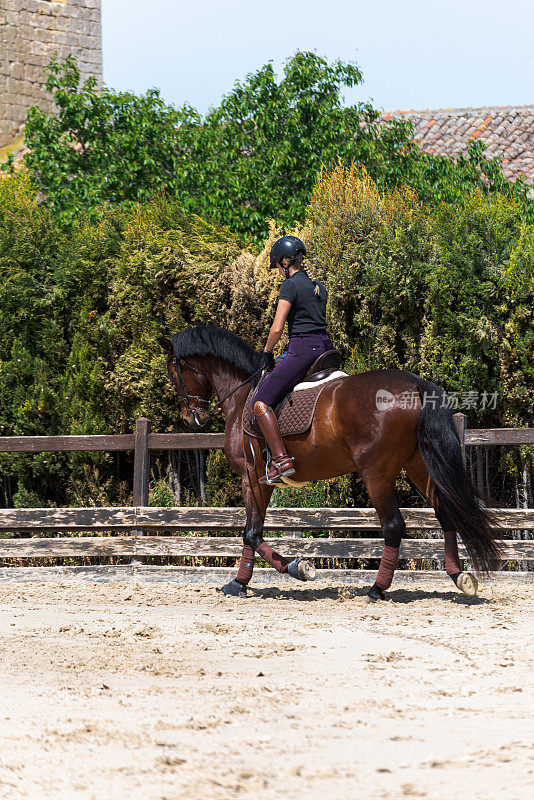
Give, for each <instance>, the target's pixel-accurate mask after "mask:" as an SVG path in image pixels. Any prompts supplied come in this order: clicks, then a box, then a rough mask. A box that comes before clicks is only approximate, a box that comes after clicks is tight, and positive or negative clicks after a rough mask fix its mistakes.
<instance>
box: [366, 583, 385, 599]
mask: <svg viewBox="0 0 534 800" xmlns="http://www.w3.org/2000/svg"><path fill="white" fill-rule="evenodd" d="M385 599H386V596H385V594H384V592H383V591H382V589H381V588H380V586H377V585H376V583H375V584H374V585H373V586H371V588H370V589H369V591H368V592H367V594H366V596H365V602H366V603H376V602H377V600H385Z"/></svg>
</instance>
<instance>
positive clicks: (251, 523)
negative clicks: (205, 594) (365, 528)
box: [158, 325, 500, 602]
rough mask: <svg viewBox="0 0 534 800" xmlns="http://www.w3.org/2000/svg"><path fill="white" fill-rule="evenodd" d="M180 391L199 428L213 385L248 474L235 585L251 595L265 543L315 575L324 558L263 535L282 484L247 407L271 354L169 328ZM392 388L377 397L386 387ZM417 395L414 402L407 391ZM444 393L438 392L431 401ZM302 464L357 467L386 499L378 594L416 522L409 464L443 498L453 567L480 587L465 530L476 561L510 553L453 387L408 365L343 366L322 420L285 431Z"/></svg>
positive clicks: (241, 468) (310, 477)
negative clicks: (402, 477) (248, 427)
mask: <svg viewBox="0 0 534 800" xmlns="http://www.w3.org/2000/svg"><path fill="white" fill-rule="evenodd" d="M158 341H159V343H160V344H161V346H162V347H163V348H164V350H165V351H166V353H167V369H168V373H169V376H170V378H171V380H172V382H173V384H174V387H175V389H176V391H177V402H178V403H179V408H180V415H181V417H182V419H183V421H184V422H185V423H186V425H187V426H188V427H190V428H192V429H199V428H202V427H203V426H204V425H205V424H206V423H207V421H208V420H209V405H210V402H211V399H212V395H213V393H215V395H216V396H217V398H218V401H219V404H220V406H221V409H222V412H223V414H224V418H225V430H224V434H225V443H224V452H225V455H226V457H227V459H228V461H229V463H230V466H231V468H232V469H233V470H234V471H235V472H236V473H237V474H238V475H239V476H240V477H241V479H242V491H243V499H244V503H245V510H246V524H245V529H244V533H243V551H242V556H241V561H240V564H239V568H238V572H237V576H236V578H235V579H233V580H232V581H230V582H229V583H228V584H226V586H224V587H223V591H224V592H225V594H230V595H235V596H246V586H247V584H248V583H249V581H250V579H251V577H252V571H253V568H254V557H255V554H256V553H258V554H259V555H260V556H261V557H262V558H263V559H264V560H265V561H267V563H268V564H270V565H271V566H272V567H274V568H275V569H276V570H277V571H278V572H280V573H287V574H289V575H290V576H291V577H293V578H296V579H298V580H308V579H313V577H314V576H315V569H314V567H313V564H311V563H310V562H308V561H306V560H305V559H303V558H296V559H294V560H293V561H289V560H288V559H287V558H285V557H283V556H281V555H279V554H278V553H276V552H275V551H274V550H273V549H272V548H271V547H270V546H269V545H268V544H267V543H266V542H265V541H264V538H263V525H264V521H265V515H266V511H267V507H268V505H269V500H270V498H271V495H272V492H273V489H274V488H275V487H274V486H270V485H267V484H265V483H260V482H259V479H260V477H262V474H263V472H264V467H263V458H262V452H261V450H262V440H258V439H256V438H255V437H251V438H250V439H249V437H247V440H248V449H249V451H250V452H248V453H247V448H246V447H245V438H244V435H243V426H242V419H243V410H244V407H245V403H246V400H247V397H248V394H249V391H250V386H251V383H252V385H255V383H256V382H257V374H258V366H259V360H260V355H261V354H260V353H258V352H256V351H255V350H254V349H253V348H252V347H250V345H248V344H247V343H246V342H245V341H244V340H243V339H241V338H240V337H239V336H236V335H235V334H233V333H231V332H229V331H226V330H223V329H221V328H218V327H216V326H212V325H198V326H196V327H194V328H189V329H187V330H184V331H182V332H181V333H178V334H176V335H174V336H173V337H172V341H171V340H169V339H165V338H163V337H161V338H159V339H158ZM378 397H381V398H382V399H384V398H385V399H386V402H382V403H380V402H378V400H377V398H378ZM407 398H411V401H410V402H407V401H406V399H407ZM431 399H432V400H433V402H430V400H431ZM285 443H286V446H287V450H288V452H289V455H290V456H292V457H293V458H294V459H295V461H294V466H295V474H294V475H293V476H292V480H295V481H299V482H301V481H302V482H305V481H320V480H325V479H327V478H333V477H335V476H338V475H345V474H347V473H351V472H355V471H357V472H358V473H359V474H360V476H361V477H362V479H363V481H364V484H365V486H366V489H367V492H368V493H369V497H370V499H371V502H372V504H373V506H374V507H375V509H376V512H377V514H378V517H379V519H380V524H381V528H382V534H383V536H384V548H383V553H382V558H381V561H380V566H379V570H378V574H377V576H376V580H375V583H374V585H373V586H372V587H371V589H370V590H369V592H368V601H373V602H374V601H377V600H382V599H384V591H385V590H386V589H388V588H389V587H390V585H391V582H392V580H393V574H394V571H395V567H396V564H397V559H398V555H399V546H400V543H401V539H402V537H403V535H404V532H405V530H406V524H405V522H404V519H403V517H402V514H401V512H400V510H399V504H398V500H397V494H396V491H395V482H396V479H397V477H398V475H399V473H400V472H401V470H402V469H403V468H404V469H405V470H406V474H407V476H408V478H409V480H410V481H411V483H412V484H413V485H414V486H415V487H416V488H417V489H418V490H419V492H420V493H421V494H422V495H423V496H424V497H425V498H426V499H427V500H428V502H429V503H430V505H431V506H432V507H433V509H434V511H435V514H436V517H437V519H438V522H439V524H440V525H441V527H442V528H443V532H444V540H445V568H446V571H447V574H448V575H450V577H451V578H452V579H453V581H454V583H455V584H456V586H457V587H458V588H459V589H460V590H461V591H463V592H464V593H465V594H470V595H474V594H476V591H477V581H476V578H475V577H474V575H472V574H470V573H467V572H462V568H461V565H460V559H459V556H458V547H457V534H459V536H460V538H461V540H462V542H463V543H464V545H465V547H466V550H467V553H468V556H469V559H470V561H471V563H472V565H473V567H474V568H475V570H477V571H481V572H488V571H489V570H492V569H495V568H496V567H497V565H498V563H499V556H500V551H499V545H498V543H497V541H496V539H495V533H494V528H496V527H497V526H496V523H495V521H494V519H493V517H492V515H491V512H490V511H489V510H488V509H486V508H484V507H483V506H482V505H481V504H480V503H479V501H478V499H477V497H476V495H475V491H474V489H473V487H472V485H471V481H470V479H469V476H468V474H467V472H466V469H465V467H464V464H463V460H462V453H461V448H460V442H459V439H458V435H457V433H456V430H455V427H454V422H453V419H452V411H451V409H450V407H449V404H448V403H447V398H446V394H445V392H444V390H443V389H441V388H440V387H438V386H437V385H436V384H434V383H431V382H430V381H427V380H425V379H423V378H420V377H418V376H417V375H413V374H412V373H410V372H405V371H403V370H399V369H383V370H375V371H372V372H364V373H361V374H358V375H348V376H346V377H341V378H338V379H336V380H333V381H331V382H328V383H326V384H325V385H324V388H323V390H322V392H321V394H320V396H319V400H318V402H317V405H316V408H315V414H314V418H313V422H312V425H311V427H310V428H309V429H308V431H307V432H306V433H304V434H298V435H294V436H287V437H285Z"/></svg>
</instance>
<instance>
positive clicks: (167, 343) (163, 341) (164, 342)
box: [158, 336, 173, 356]
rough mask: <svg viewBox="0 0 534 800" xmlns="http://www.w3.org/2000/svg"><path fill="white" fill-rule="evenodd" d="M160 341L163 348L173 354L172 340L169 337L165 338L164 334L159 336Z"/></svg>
mask: <svg viewBox="0 0 534 800" xmlns="http://www.w3.org/2000/svg"><path fill="white" fill-rule="evenodd" d="M158 342H159V343H160V345H161V346H162V347H163V349H164V350H166V351H167V353H168V354H169V355H170V356H172V354H173V349H172V342H170V341H169V340H168V339H165V338H164V337H163V336H158Z"/></svg>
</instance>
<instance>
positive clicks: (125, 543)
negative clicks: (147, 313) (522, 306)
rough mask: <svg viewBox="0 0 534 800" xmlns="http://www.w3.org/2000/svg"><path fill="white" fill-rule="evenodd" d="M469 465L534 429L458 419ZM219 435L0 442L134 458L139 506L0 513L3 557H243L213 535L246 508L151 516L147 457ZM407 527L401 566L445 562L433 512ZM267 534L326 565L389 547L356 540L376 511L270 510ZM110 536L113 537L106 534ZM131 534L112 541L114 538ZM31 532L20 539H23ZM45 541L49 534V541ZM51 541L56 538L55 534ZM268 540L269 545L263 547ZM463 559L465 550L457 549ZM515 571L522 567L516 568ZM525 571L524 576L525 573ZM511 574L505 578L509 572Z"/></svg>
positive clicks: (515, 555) (533, 545)
mask: <svg viewBox="0 0 534 800" xmlns="http://www.w3.org/2000/svg"><path fill="white" fill-rule="evenodd" d="M454 417H455V425H456V428H457V430H458V433H459V436H460V440H461V444H462V448H463V453H464V460H465V449H464V448H465V447H466V446H472V445H477V444H484V445H503V444H506V445H520V444H534V429H532V428H528V429H524V428H520V429H511V428H510V429H505V428H503V429H485V430H484V429H481V430H476V429H467V428H466V420H465V416H464V415H463V414H455V415H454ZM223 445H224V436H223V434H220V433H185V434H183V433H174V434H171V433H169V434H167V433H152V432H151V430H150V422H149V420H147V419H145V418H142V419H139V420H137V424H136V429H135V434H127V435H116V436H25V437H19V436H16V437H9V436H6V437H0V452H4V453H37V452H45V451H46V452H74V451H97V450H104V451H126V450H133V451H134V482H133V506H132V507H112V508H38V509H27V508H24V509H11V508H9V509H0V533H2V532H13V533H14V532H16V533H17V534H19V536H18V537H17V538H2V539H0V558H3V559H17V560H18V559H39V558H48V559H49V558H61V559H63V558H68V559H71V558H81V557H83V558H87V557H91V558H92V557H95V556H96V557H102V556H104V557H108V556H115V557H116V556H121V557H129V558H132V559H139V558H140V557H145V556H179V557H184V556H185V557H195V558H205V557H213V556H217V557H229V558H238V557H239V555H240V553H241V546H242V539H241V536H235V537H233V536H228V535H226V536H213V535H210V534H216V533H217V532H220V531H225V532H226V531H234V530H235V531H237V530H242V528H243V526H244V521H245V517H244V509H242V508H207V507H203V508H184V507H178V508H153V507H148V506H147V503H148V489H149V476H150V453H151V452H152V451H158V450H159V451H161V450H191V449H210V448H221V447H223ZM401 511H402V513H403V515H404V518H405V520H406V526H407V529H408V530H409V531H410V530H412V531H418V532H422V533H423V538H407V539H405V540H403V543H402V547H401V558H406V559H428V560H434V559H436V560H441V559H443V545H442V540H441V538H438V539H436V538H428V534H427V538H424V532H425V531H427V532H428V531H436V530H437V529H439V525H438V523H437V520H436V518H435V516H434V512H433V510H432V509H430V508H404V509H401ZM495 516H496V518H497V521H498V524H499V527H500V528H501V529H502V530H503V531H510V530H515V531H516V530H522V531H534V509H515V508H514V509H495ZM265 528H266V531H282V532H284V531H290V532H291V536H282V537H277V538H276V539H275V540H274V541H276V549H277V550H278V551H279V552H280V553H282V554H284V555H288V556H289V555H296V554H303V555H308V556H310V557H315V558H323V559H341V560H344V559H369V558H378V557H380V555H381V552H382V545H383V539H382V538H381V537H380V538H358V537H357V536H354V534H358V533H359V532H362V531H366V532H367V531H379V530H380V524H379V520H378V517H377V515H376V512H375V511H374V509H370V508H272V509H270V510H269V512H268V514H267V518H266V523H265ZM310 529H311V530H316V529H328V530H330V531H344V532H349V533H350V534H352V535H351V536H350V537H344V538H324V537H317V538H315V537H305V538H300V537H299V536H298V534H297V532H299V531H302V530H310ZM89 530H90V531H93V532H99V533H104V532H105V533H107V534H108V535H105V536H102V535H99V536H68V535H67V536H64V535H63V536H60V537H59V536H57V534H58V533H61V534H69V533H75V532H77V531H89ZM194 531H202V532H203V534H204V535H202V536H194V535H187V536H184V535H165V536H158V535H157V534H158V533H162V532H165V533H168V532H174V533H176V532H187V533H188V534H191V532H194ZM110 532H113V533H114V534H115V535H109V533H110ZM117 532H118V533H119V534H120V533H125V534H127V535H116V533H117ZM21 533H22V534H28V535H27V536H24V537H22V538H21V537H20V534H21ZM43 534H44V536H43ZM47 534H56V535H55V536H52V535H47ZM267 540H268V541H272V540H270V539H267ZM460 554H461V555H463V556H464V557H465V552H464V551H463V549H462V548H460ZM504 555H505V558H506V559H508V560H509V561H510V562H513V564H515V565H516V567H517V564H521V565H524V563H525V562H527V561H534V539H526V540H519V539H517V538H515V539H510V538H509V539H505V542H504ZM516 571H517V569H516ZM519 571H521V570H519ZM507 574H508V573H507Z"/></svg>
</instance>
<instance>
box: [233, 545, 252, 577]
mask: <svg viewBox="0 0 534 800" xmlns="http://www.w3.org/2000/svg"><path fill="white" fill-rule="evenodd" d="M253 569H254V550H253V549H252V547H251V546H250V545H249V544H246V545H245V546H244V547H243V552H242V554H241V561H240V562H239V569H238V570H237V577H236V580H238V581H239V583H242V584H243V585H244V586H246V585H247V583H248V582H249V581H250V579H251V578H252V570H253Z"/></svg>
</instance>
